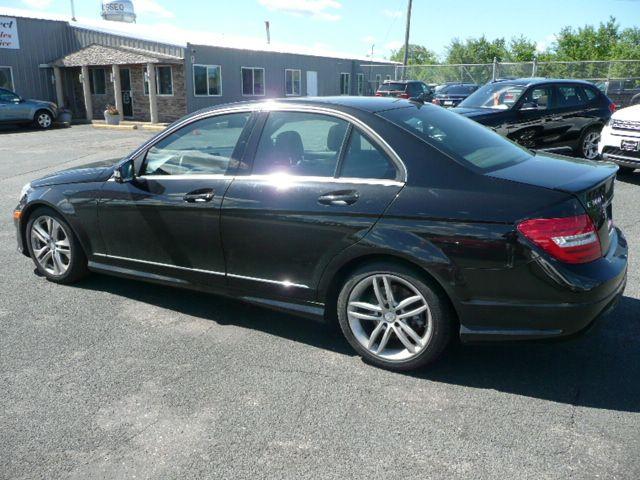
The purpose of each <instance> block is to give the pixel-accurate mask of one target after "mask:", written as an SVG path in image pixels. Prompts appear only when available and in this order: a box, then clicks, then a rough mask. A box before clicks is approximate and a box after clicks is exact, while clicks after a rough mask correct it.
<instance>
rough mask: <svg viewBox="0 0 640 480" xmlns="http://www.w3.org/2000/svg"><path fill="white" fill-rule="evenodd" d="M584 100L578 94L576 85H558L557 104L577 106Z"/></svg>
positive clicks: (582, 103)
mask: <svg viewBox="0 0 640 480" xmlns="http://www.w3.org/2000/svg"><path fill="white" fill-rule="evenodd" d="M584 104H585V102H584V101H583V100H582V99H581V98H580V96H579V95H578V87H576V86H574V85H558V106H559V107H560V108H562V107H578V106H581V105H584Z"/></svg>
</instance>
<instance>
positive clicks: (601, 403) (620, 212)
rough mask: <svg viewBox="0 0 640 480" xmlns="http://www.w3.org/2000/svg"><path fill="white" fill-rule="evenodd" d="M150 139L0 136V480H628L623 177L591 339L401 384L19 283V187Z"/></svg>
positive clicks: (290, 328) (636, 318)
mask: <svg viewBox="0 0 640 480" xmlns="http://www.w3.org/2000/svg"><path fill="white" fill-rule="evenodd" d="M150 135H151V134H150V133H148V132H143V131H112V130H96V129H93V128H91V127H90V126H74V127H72V128H71V129H62V130H51V131H46V132H37V131H32V130H28V129H21V130H5V131H0V182H1V183H0V185H1V188H0V211H1V212H3V214H2V215H1V216H0V239H1V241H0V255H1V259H0V264H1V268H2V276H1V277H0V282H1V283H2V286H1V288H2V290H1V291H2V301H1V302H0V404H1V405H2V411H1V412H0V477H1V478H7V479H9V478H11V479H16V478H52V479H61V478H79V479H86V478H124V477H128V478H130V477H137V478H148V477H151V478H195V477H210V478H277V479H281V478H335V479H341V480H343V479H352V478H363V479H364V478H366V479H371V478H421V479H425V478H478V479H480V478H536V479H541V478H553V479H556V478H576V479H587V478H596V477H600V478H628V479H637V478H640V268H639V267H638V263H637V262H638V260H637V259H638V258H639V257H640V246H639V244H638V241H637V240H638V238H640V172H639V173H636V174H635V175H632V176H626V177H621V178H620V179H619V181H618V182H617V186H616V189H617V191H616V200H615V206H614V218H615V220H616V222H617V224H618V225H619V226H620V227H621V228H622V229H623V230H624V231H625V233H626V236H627V238H628V240H629V243H630V255H631V263H630V273H629V282H628V286H627V291H626V293H625V297H624V298H623V299H622V301H621V303H620V305H619V306H618V308H617V309H616V310H615V311H614V312H612V313H611V314H609V315H608V316H607V317H606V318H604V319H603V321H602V322H601V324H600V327H599V328H598V329H596V330H595V331H594V332H592V333H591V334H590V335H588V336H586V337H583V338H579V339H576V340H572V341H569V342H564V343H556V344H530V345H502V346H473V347H458V348H454V349H452V350H451V351H449V353H448V354H447V355H446V356H445V357H444V358H443V360H442V361H440V362H439V363H438V364H436V365H435V366H433V367H432V368H430V369H428V370H425V371H422V372H418V373H414V374H411V375H403V374H397V373H390V372H386V371H383V370H379V369H376V368H373V367H370V366H368V365H366V364H364V363H363V362H362V361H361V360H360V359H359V357H357V356H355V355H354V354H353V353H352V352H351V350H350V349H349V347H348V345H347V344H346V342H345V341H343V340H342V338H341V337H340V336H338V335H336V334H334V333H332V332H331V331H330V330H328V329H326V328H325V327H324V326H322V325H319V324H316V323H313V322H309V321H307V320H304V319H299V318H296V317H293V316H289V315H285V314H281V313H275V312H271V311H268V310H262V309H259V308H256V307H252V306H248V305H244V304H241V303H239V302H234V301H230V300H227V299H222V298H219V297H215V296H211V295H205V294H200V293H192V292H188V291H181V290H173V289H169V288H165V287H160V286H154V285H148V284H145V283H141V282H135V281H127V280H122V279H117V278H110V277H106V276H101V275H93V276H91V277H90V278H89V279H87V280H86V281H84V282H83V283H81V284H79V285H76V286H59V285H55V284H53V283H49V282H47V281H46V280H45V279H44V278H41V277H38V276H36V275H35V274H34V266H33V264H32V263H31V261H30V260H29V259H27V258H26V257H23V256H22V255H19V254H18V253H17V252H16V248H15V238H14V237H15V233H14V228H13V223H12V219H11V211H12V209H13V207H14V206H15V204H16V202H17V197H18V193H19V191H20V188H21V187H22V185H23V184H24V183H26V182H27V181H29V180H31V179H33V178H36V177H39V176H42V175H44V174H46V173H49V172H53V171H55V170H58V169H62V168H68V167H74V166H79V165H83V164H86V163H91V162H93V161H96V160H99V159H104V158H112V157H115V156H119V155H120V156H121V155H124V154H125V153H127V152H128V151H130V150H132V149H133V148H134V147H135V146H137V145H138V144H140V143H141V142H142V141H143V140H144V139H146V138H148V137H149V136H150ZM257 248H259V246H257Z"/></svg>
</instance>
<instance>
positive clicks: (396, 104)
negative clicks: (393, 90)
mask: <svg viewBox="0 0 640 480" xmlns="http://www.w3.org/2000/svg"><path fill="white" fill-rule="evenodd" d="M274 105H301V106H314V107H327V108H332V109H335V110H359V111H362V112H365V113H377V112H382V111H385V110H395V109H396V108H405V107H410V106H412V105H415V103H414V102H412V101H410V100H405V99H403V98H396V97H364V96H335V97H299V98H274V99H267V100H257V101H256V100H253V101H245V102H236V103H226V104H223V105H216V106H213V107H207V108H203V109H202V110H199V111H198V112H195V113H194V114H192V115H195V114H202V113H206V112H208V111H210V112H215V111H217V110H225V109H228V108H242V107H243V106H247V107H249V108H250V109H251V110H260V109H265V110H268V109H269V108H271V107H273V106H274Z"/></svg>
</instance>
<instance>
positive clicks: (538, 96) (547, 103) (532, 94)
mask: <svg viewBox="0 0 640 480" xmlns="http://www.w3.org/2000/svg"><path fill="white" fill-rule="evenodd" d="M551 93H552V91H551V87H537V88H532V89H531V90H529V91H528V92H527V93H526V94H525V97H524V101H523V103H522V107H521V108H525V109H527V108H528V109H536V110H547V109H549V108H552V107H553V105H552V104H551V98H552V95H551Z"/></svg>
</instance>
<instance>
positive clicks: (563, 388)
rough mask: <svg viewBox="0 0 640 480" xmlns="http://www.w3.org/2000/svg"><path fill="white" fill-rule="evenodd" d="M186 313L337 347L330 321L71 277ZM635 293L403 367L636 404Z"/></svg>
mask: <svg viewBox="0 0 640 480" xmlns="http://www.w3.org/2000/svg"><path fill="white" fill-rule="evenodd" d="M77 287H79V288H84V289H90V290H99V291H105V292H109V293H112V294H115V295H120V296H123V297H127V298H131V299H134V300H136V301H140V302H145V303H149V304H152V305H155V306H159V307H162V308H165V309H169V310H174V311H176V312H180V313H183V314H186V315H191V316H195V317H198V318H202V319H206V320H210V321H214V322H216V323H218V324H222V325H236V326H240V327H244V328H251V329H255V330H260V331H263V332H265V333H268V334H270V335H277V336H279V337H282V338H287V339H289V340H292V341H296V342H302V343H305V344H308V345H311V346H314V347H317V348H323V349H328V350H331V351H334V352H337V353H340V354H343V355H349V356H353V355H355V353H354V352H353V351H352V349H351V348H350V346H349V345H348V344H347V343H346V341H345V340H344V338H343V337H342V335H341V334H340V333H339V331H337V330H336V329H334V328H330V327H328V326H327V325H325V324H322V323H319V322H313V321H310V320H306V319H303V318H299V317H296V316H293V315H289V314H285V313H280V312H275V311H271V310H267V309H263V308H260V307H254V306H251V305H248V304H245V303H243V302H240V301H236V300H233V299H229V298H225V297H221V296H216V295H210V294H206V293H200V292H193V291H189V290H181V289H175V288H170V287H164V286H158V285H152V284H148V283H143V282H137V281H134V280H125V279H119V278H115V277H108V276H105V275H97V274H94V275H92V276H91V277H89V278H88V279H87V280H85V281H84V282H82V283H80V284H78V285H77ZM639 312H640V300H638V299H634V298H631V297H623V298H622V299H621V300H620V303H619V304H618V306H617V307H616V309H615V310H614V311H612V312H611V313H609V314H607V315H606V316H605V317H603V318H602V319H601V320H600V321H599V323H598V325H597V327H596V328H594V329H592V330H591V331H590V332H588V333H587V334H586V335H584V336H581V337H577V338H575V339H572V340H568V341H564V342H553V343H517V344H514V343H512V344H492V345H464V346H462V345H459V344H457V343H456V342H454V344H453V345H452V347H451V348H449V350H447V352H446V353H445V355H444V356H443V358H442V359H441V360H439V361H438V362H437V363H435V364H433V365H431V366H430V367H427V368H425V369H423V370H418V371H416V372H410V373H407V374H405V375H408V376H410V377H413V378H417V379H424V380H430V381H436V382H444V383H449V384H455V385H461V386H466V387H471V388H478V389H491V390H497V391H500V392H505V393H511V394H514V395H524V396H528V397H533V398H539V399H544V400H550V401H554V402H558V403H566V404H571V405H576V406H583V407H591V408H601V409H607V410H618V411H627V412H640V314H639Z"/></svg>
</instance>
